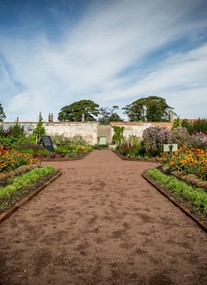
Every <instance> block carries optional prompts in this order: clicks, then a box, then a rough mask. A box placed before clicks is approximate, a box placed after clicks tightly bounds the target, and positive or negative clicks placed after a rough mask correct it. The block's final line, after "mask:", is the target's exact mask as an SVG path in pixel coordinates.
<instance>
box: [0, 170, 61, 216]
mask: <svg viewBox="0 0 207 285" xmlns="http://www.w3.org/2000/svg"><path fill="white" fill-rule="evenodd" d="M56 173H57V172H56V170H55V169H54V168H53V167H52V166H49V165H47V166H44V167H36V168H34V169H32V170H30V171H28V172H26V173H23V174H21V175H18V176H14V177H10V178H8V179H6V180H2V181H0V212H2V211H4V210H5V209H8V208H10V207H11V206H12V205H13V204H14V203H16V202H17V201H19V200H20V199H21V198H23V197H25V196H26V195H28V194H29V193H31V192H33V191H35V190H36V188H37V187H39V186H41V185H43V184H44V183H45V182H46V181H48V180H49V179H50V178H51V177H53V176H54V175H55V174H56Z"/></svg>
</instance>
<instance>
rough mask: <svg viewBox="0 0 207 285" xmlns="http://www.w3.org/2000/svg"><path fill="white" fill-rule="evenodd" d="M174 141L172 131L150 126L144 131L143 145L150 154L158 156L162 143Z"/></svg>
mask: <svg viewBox="0 0 207 285" xmlns="http://www.w3.org/2000/svg"><path fill="white" fill-rule="evenodd" d="M171 142H172V131H171V130H166V129H160V128H156V127H149V128H147V129H146V130H144V132H143V142H142V143H143V145H144V148H145V150H146V153H147V154H148V155H149V156H156V155H158V154H159V153H160V152H161V149H162V144H166V143H171Z"/></svg>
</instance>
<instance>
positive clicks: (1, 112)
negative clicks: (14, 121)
mask: <svg viewBox="0 0 207 285" xmlns="http://www.w3.org/2000/svg"><path fill="white" fill-rule="evenodd" d="M5 118H6V115H5V113H4V108H3V106H2V104H1V103H0V122H3V121H4V119H5Z"/></svg>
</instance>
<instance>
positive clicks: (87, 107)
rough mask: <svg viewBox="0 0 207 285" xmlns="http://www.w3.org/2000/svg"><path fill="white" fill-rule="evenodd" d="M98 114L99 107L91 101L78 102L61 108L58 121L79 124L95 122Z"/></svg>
mask: <svg viewBox="0 0 207 285" xmlns="http://www.w3.org/2000/svg"><path fill="white" fill-rule="evenodd" d="M98 114H99V105H98V104H96V103H94V102H93V101H92V100H80V101H78V102H74V103H72V104H71V105H68V106H65V107H63V108H62V109H61V110H60V112H59V114H58V120H59V121H70V122H81V121H96V118H95V117H97V116H98Z"/></svg>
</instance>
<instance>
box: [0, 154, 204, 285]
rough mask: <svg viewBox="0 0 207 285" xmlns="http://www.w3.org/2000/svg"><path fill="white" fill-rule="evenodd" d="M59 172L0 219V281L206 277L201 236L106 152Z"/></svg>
mask: <svg viewBox="0 0 207 285" xmlns="http://www.w3.org/2000/svg"><path fill="white" fill-rule="evenodd" d="M51 164H53V165H54V166H56V167H57V168H60V169H61V170H62V172H63V175H62V176H60V178H58V179H57V180H56V181H55V182H53V183H52V184H51V185H50V186H48V187H47V188H46V189H44V190H43V191H42V192H40V193H39V194H38V195H37V196H36V197H35V198H34V199H32V200H31V201H30V202H29V203H28V204H26V205H25V206H23V207H22V208H21V209H19V210H18V211H17V212H16V213H15V214H13V215H12V216H11V217H10V218H8V219H7V220H6V221H4V222H3V223H2V224H1V225H0V284H1V285H10V284H21V285H30V284H32V285H33V284H34V285H47V284H57V285H62V284H65V285H70V284H72V285H73V284H74V285H76V284H77V285H92V284H102V285H112V284H114V285H134V284H136V285H138V284H151V285H154V284H157V285H165V284H166V285H171V284H182V285H185V284H186V285H191V284H195V285H201V284H205V285H206V284H207V235H206V234H205V233H204V232H203V231H202V230H201V229H200V228H199V227H198V226H197V225H196V224H195V223H194V222H193V221H191V219H190V218H188V217H187V216H185V215H184V214H183V213H182V212H181V211H180V210H179V209H178V208H176V207H175V206H174V205H173V204H171V202H169V201H168V200H167V199H166V198H165V197H163V196H162V195H161V194H160V193H159V192H158V191H157V190H156V189H155V188H153V187H152V186H151V185H150V184H148V182H147V181H145V180H144V179H143V178H142V177H141V173H142V172H143V171H144V170H145V169H148V168H150V167H153V166H154V165H155V164H154V163H148V162H134V161H132V162H131V161H123V160H121V159H120V158H119V157H117V156H116V155H115V154H113V153H112V152H111V151H107V150H104V151H95V152H93V153H91V154H90V155H89V156H87V157H86V158H85V159H84V160H79V161H69V162H56V163H55V162H53V163H51Z"/></svg>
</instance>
